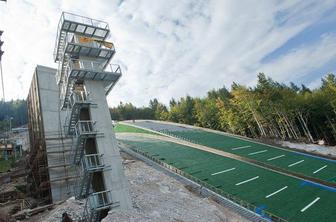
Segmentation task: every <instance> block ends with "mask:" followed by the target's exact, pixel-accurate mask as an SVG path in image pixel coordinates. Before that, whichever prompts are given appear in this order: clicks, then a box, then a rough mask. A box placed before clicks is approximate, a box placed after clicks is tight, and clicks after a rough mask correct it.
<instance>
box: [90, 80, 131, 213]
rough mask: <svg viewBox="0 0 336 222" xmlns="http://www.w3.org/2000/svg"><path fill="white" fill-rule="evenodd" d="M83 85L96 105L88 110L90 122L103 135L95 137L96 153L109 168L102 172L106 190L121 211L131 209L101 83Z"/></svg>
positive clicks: (93, 82) (127, 188)
mask: <svg viewBox="0 0 336 222" xmlns="http://www.w3.org/2000/svg"><path fill="white" fill-rule="evenodd" d="M84 84H85V88H86V91H87V92H88V93H89V98H90V99H91V100H92V101H93V103H95V104H97V106H95V107H91V108H90V115H91V120H92V121H96V129H97V130H98V132H99V133H102V134H103V135H102V136H97V139H96V141H97V151H98V152H99V154H103V158H104V162H105V165H107V166H110V169H109V170H107V171H104V178H105V187H106V190H111V193H112V201H113V202H117V201H118V202H120V207H121V208H122V209H131V208H132V201H131V198H130V195H129V187H128V182H127V179H126V177H125V175H124V169H123V167H122V160H121V157H120V153H119V149H118V146H117V141H116V138H115V135H114V131H113V126H112V120H111V116H110V111H109V107H108V104H107V101H106V95H105V90H104V86H103V82H101V81H92V80H86V81H85V83H84Z"/></svg>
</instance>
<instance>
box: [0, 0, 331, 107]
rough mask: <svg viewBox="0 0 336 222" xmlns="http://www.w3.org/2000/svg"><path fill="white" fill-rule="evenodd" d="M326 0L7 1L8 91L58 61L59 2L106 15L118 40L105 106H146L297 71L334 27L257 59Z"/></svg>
mask: <svg viewBox="0 0 336 222" xmlns="http://www.w3.org/2000/svg"><path fill="white" fill-rule="evenodd" d="M333 5H335V4H334V2H333V1H319V2H318V3H314V1H298V0H297V1H293V0H288V1H281V2H279V1H276V0H274V1H269V0H267V1H266V0H265V1H260V0H255V1H243V2H242V1H234V0H232V1H229V0H227V1H203V0H195V1H179V0H171V1H164V0H143V1H139V0H125V1H110V0H104V1H96V0H87V1H82V0H74V1H70V0H63V1H56V0H54V1H42V0H41V1H20V2H19V1H8V3H7V5H5V4H1V5H0V27H1V28H2V29H4V30H5V33H4V41H5V44H4V47H5V51H6V52H5V55H4V56H3V68H4V73H5V82H6V88H5V89H6V94H7V98H25V97H26V96H27V93H28V88H29V85H30V81H31V77H32V74H33V71H34V67H35V66H36V64H41V65H47V66H53V67H57V65H56V64H55V63H53V60H52V53H53V47H54V41H55V34H56V29H57V24H58V18H59V16H60V14H61V11H70V12H73V13H78V14H82V15H86V16H88V17H93V18H97V19H102V20H105V21H107V22H108V23H109V25H110V28H111V39H112V40H113V41H114V43H115V45H116V49H117V54H116V56H115V58H114V60H113V62H114V63H120V64H121V65H122V67H123V77H122V79H121V80H120V82H119V83H118V84H117V85H116V87H115V88H114V90H113V91H112V92H111V93H110V95H109V96H108V100H109V102H110V104H111V105H115V104H118V103H119V101H125V102H132V103H134V104H136V105H146V104H147V103H148V101H149V99H150V98H154V97H156V98H158V99H159V100H161V101H163V102H165V103H167V102H168V101H169V99H170V98H171V97H180V96H184V95H186V94H190V95H193V96H202V95H205V93H206V92H207V91H208V90H209V89H211V88H215V87H221V86H223V85H226V86H229V85H230V84H231V83H232V82H233V81H236V82H239V83H245V84H252V83H253V82H254V81H255V77H256V74H257V73H258V72H261V71H264V72H266V73H267V74H270V75H271V77H273V78H275V79H276V80H281V81H282V80H286V81H287V80H288V81H294V80H299V79H300V77H301V78H302V77H304V75H305V73H308V72H311V71H313V70H314V69H317V68H319V67H321V66H323V65H324V64H326V63H327V62H328V61H330V60H331V59H333V58H335V53H334V52H335V48H334V47H335V43H334V42H335V36H334V35H325V36H323V37H321V39H320V40H318V41H317V42H315V43H313V44H311V45H303V46H300V47H299V46H298V47H297V48H295V49H293V50H292V51H290V52H289V53H287V54H284V55H282V56H281V57H280V58H279V59H278V60H274V61H270V62H268V63H266V64H263V63H261V60H262V59H263V58H264V57H265V56H266V55H268V54H269V53H271V52H272V51H274V50H275V49H277V48H279V47H281V46H282V45H283V44H284V43H286V42H287V41H288V40H289V39H291V38H292V37H293V36H295V35H296V34H298V33H299V32H301V31H302V30H303V29H305V28H306V27H308V26H309V25H311V24H314V23H315V22H317V21H319V20H320V19H321V17H322V15H323V13H324V12H325V11H326V10H328V9H329V8H331V6H333ZM328 49H330V50H329V51H328ZM293 73H295V74H297V75H296V76H295V75H293Z"/></svg>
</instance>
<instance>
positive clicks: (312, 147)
mask: <svg viewBox="0 0 336 222" xmlns="http://www.w3.org/2000/svg"><path fill="white" fill-rule="evenodd" d="M278 143H279V144H281V145H282V146H285V147H288V148H295V149H299V150H305V151H308V152H311V153H318V154H322V155H326V156H332V157H336V146H322V145H317V144H306V143H291V142H288V141H279V142H278Z"/></svg>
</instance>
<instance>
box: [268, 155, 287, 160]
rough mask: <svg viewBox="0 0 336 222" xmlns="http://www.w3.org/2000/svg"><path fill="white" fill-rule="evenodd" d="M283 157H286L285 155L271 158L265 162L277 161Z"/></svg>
mask: <svg viewBox="0 0 336 222" xmlns="http://www.w3.org/2000/svg"><path fill="white" fill-rule="evenodd" d="M284 156H286V155H280V156H275V157H272V158H269V159H267V161H271V160H275V159H279V158H281V157H284Z"/></svg>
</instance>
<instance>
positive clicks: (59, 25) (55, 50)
mask: <svg viewBox="0 0 336 222" xmlns="http://www.w3.org/2000/svg"><path fill="white" fill-rule="evenodd" d="M63 13H64V12H63ZM63 13H62V15H61V18H60V20H59V22H58V26H57V33H56V41H55V48H54V60H55V61H56V58H57V56H58V54H59V53H58V44H59V37H60V33H61V26H62V24H63V21H64V15H63Z"/></svg>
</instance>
